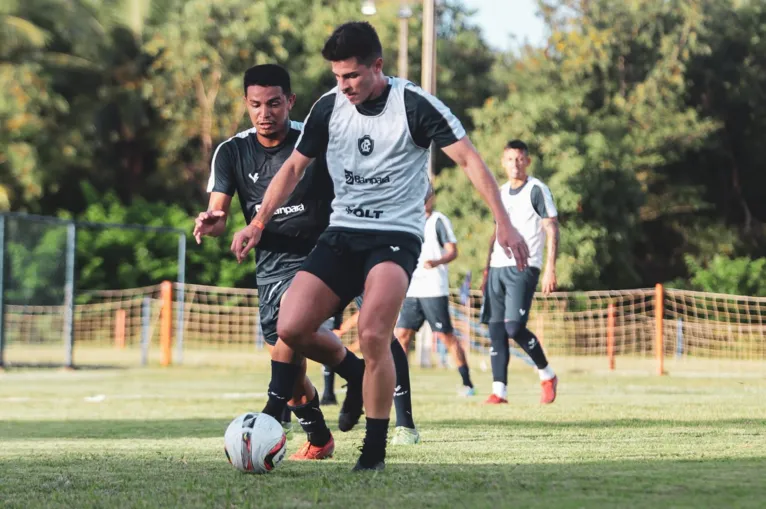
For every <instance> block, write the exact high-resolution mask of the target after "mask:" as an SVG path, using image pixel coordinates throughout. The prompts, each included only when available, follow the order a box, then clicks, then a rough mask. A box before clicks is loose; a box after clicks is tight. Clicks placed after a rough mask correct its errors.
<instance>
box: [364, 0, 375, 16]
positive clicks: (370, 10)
mask: <svg viewBox="0 0 766 509" xmlns="http://www.w3.org/2000/svg"><path fill="white" fill-rule="evenodd" d="M377 12H378V9H377V8H376V7H375V0H364V1H363V2H362V14H364V15H365V16H374V15H375V14H376V13H377Z"/></svg>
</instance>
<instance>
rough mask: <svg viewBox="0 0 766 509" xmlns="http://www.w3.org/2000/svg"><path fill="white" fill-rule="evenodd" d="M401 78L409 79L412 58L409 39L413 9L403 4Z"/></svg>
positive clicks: (400, 35) (400, 11)
mask: <svg viewBox="0 0 766 509" xmlns="http://www.w3.org/2000/svg"><path fill="white" fill-rule="evenodd" d="M397 17H398V18H399V72H398V74H399V77H400V78H402V79H405V80H406V79H407V76H408V74H409V66H410V56H409V39H410V18H411V17H412V9H410V6H409V5H407V4H402V6H401V7H399V14H398V15H397Z"/></svg>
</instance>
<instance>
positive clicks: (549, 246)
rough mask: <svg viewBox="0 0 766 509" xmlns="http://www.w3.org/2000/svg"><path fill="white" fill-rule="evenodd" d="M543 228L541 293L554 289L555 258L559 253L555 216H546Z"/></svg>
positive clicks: (548, 292)
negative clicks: (544, 256)
mask: <svg viewBox="0 0 766 509" xmlns="http://www.w3.org/2000/svg"><path fill="white" fill-rule="evenodd" d="M542 227H543V230H545V242H546V252H547V255H546V259H545V272H544V273H543V295H549V294H550V293H551V292H555V291H556V283H557V282H556V258H557V257H558V254H559V222H558V219H557V218H555V217H547V218H545V219H543V221H542Z"/></svg>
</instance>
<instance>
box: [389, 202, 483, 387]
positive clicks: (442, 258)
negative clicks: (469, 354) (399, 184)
mask: <svg viewBox="0 0 766 509" xmlns="http://www.w3.org/2000/svg"><path fill="white" fill-rule="evenodd" d="M434 201H435V194H432V195H431V196H430V197H429V199H428V200H426V226H425V232H424V234H423V248H422V249H421V251H420V258H419V259H418V267H417V268H416V269H415V272H413V274H412V282H411V283H410V287H409V288H408V289H407V297H406V298H405V299H404V304H403V305H402V310H401V311H400V313H399V321H398V322H397V323H396V329H395V330H394V335H395V336H396V337H397V338H398V339H399V341H400V342H401V343H402V347H403V348H404V351H405V352H408V351H409V346H410V342H411V341H412V338H413V337H414V336H415V333H416V332H417V331H418V330H419V329H420V328H421V327H422V326H423V322H424V321H426V320H428V324H429V325H430V326H431V330H432V331H433V333H434V336H435V337H436V339H437V340H439V341H442V342H443V343H444V344H445V345H446V346H447V349H448V350H449V352H450V354H451V355H452V359H453V360H454V361H455V364H456V365H457V369H458V372H459V373H460V377H461V379H462V387H461V389H460V391H459V393H460V394H461V395H463V396H473V395H474V394H475V391H474V388H473V383H472V382H471V375H470V373H469V370H468V361H467V360H466V358H465V351H464V350H463V347H462V345H461V344H460V341H458V339H457V338H456V337H455V334H454V333H453V330H454V329H453V328H452V319H451V318H450V314H449V273H448V271H447V264H448V263H450V262H452V261H453V260H454V259H455V258H457V238H456V237H455V232H453V231H452V224H451V223H450V221H449V219H448V218H447V216H445V215H444V214H442V213H441V212H437V211H434Z"/></svg>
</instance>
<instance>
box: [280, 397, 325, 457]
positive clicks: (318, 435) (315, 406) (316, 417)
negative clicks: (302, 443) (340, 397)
mask: <svg viewBox="0 0 766 509" xmlns="http://www.w3.org/2000/svg"><path fill="white" fill-rule="evenodd" d="M289 408H290V410H292V411H293V413H294V414H295V417H296V418H297V419H298V422H299V423H300V424H301V428H303V431H305V432H306V434H307V435H308V438H309V442H311V445H316V446H317V447H322V446H323V445H325V444H326V443H327V442H328V441H329V440H330V429H329V428H328V427H327V424H326V423H325V422H324V415H323V414H322V410H321V409H320V408H319V394H318V393H317V392H316V390H315V391H314V397H313V398H312V399H311V401H309V402H308V403H306V404H305V405H299V406H294V407H289Z"/></svg>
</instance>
